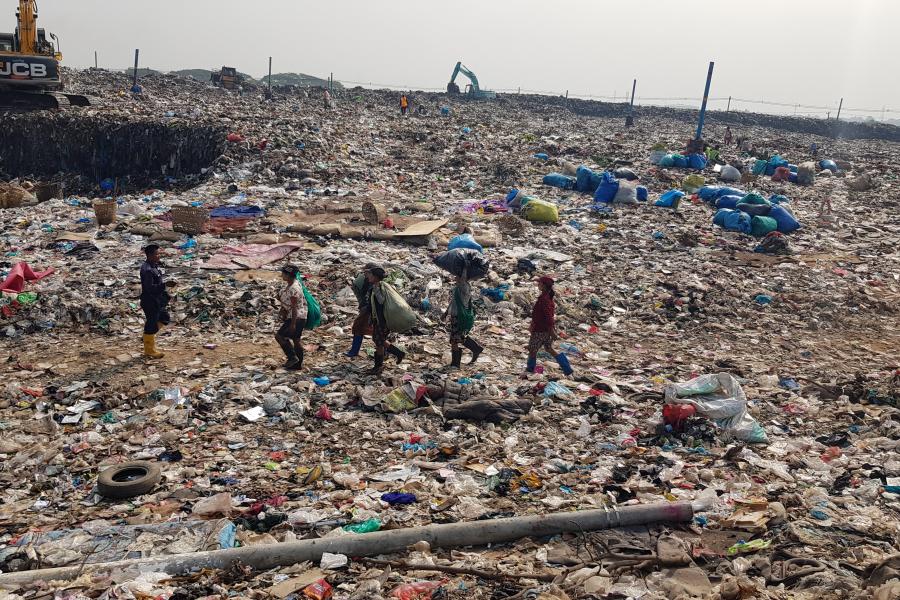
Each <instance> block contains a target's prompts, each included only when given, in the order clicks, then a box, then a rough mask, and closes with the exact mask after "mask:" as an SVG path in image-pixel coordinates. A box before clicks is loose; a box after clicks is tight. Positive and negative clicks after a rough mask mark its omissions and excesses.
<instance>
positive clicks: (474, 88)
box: [447, 62, 497, 99]
mask: <svg viewBox="0 0 900 600" xmlns="http://www.w3.org/2000/svg"><path fill="white" fill-rule="evenodd" d="M460 73H462V74H463V75H465V76H466V77H467V78H468V79H469V81H471V82H472V83H471V85H469V86H466V87H467V88H468V89H467V90H466V93H467V94H468V95H469V96H471V97H473V98H479V99H491V98H496V97H497V94H495V93H494V92H488V91H485V90H482V89H481V86H479V85H478V77H476V76H475V73H473V72H472V71H471V70H469V69H468V68H467V67H466V66H465V65H464V64H462V62H458V63H456V67H455V68H454V69H453V74H452V75H451V76H450V83H448V84H447V93H448V94H459V85H457V83H456V78H457V77H458V76H459V74H460Z"/></svg>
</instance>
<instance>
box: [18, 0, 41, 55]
mask: <svg viewBox="0 0 900 600" xmlns="http://www.w3.org/2000/svg"><path fill="white" fill-rule="evenodd" d="M16 17H17V19H18V26H19V28H18V34H19V48H18V51H19V52H21V53H22V54H37V53H38V47H37V1H36V0H19V11H18V13H17V14H16Z"/></svg>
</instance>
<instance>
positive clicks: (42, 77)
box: [0, 0, 90, 109]
mask: <svg viewBox="0 0 900 600" xmlns="http://www.w3.org/2000/svg"><path fill="white" fill-rule="evenodd" d="M37 16H38V15H37V4H36V3H35V1H34V0H19V9H18V10H17V11H16V30H15V32H14V33H0V107H11V108H16V109H19V108H24V109H32V108H38V109H41V108H59V107H60V106H64V105H77V106H87V105H89V104H90V100H89V99H88V98H87V97H85V96H80V95H77V94H62V93H58V92H60V91H61V90H62V89H63V82H62V78H61V77H60V68H59V61H60V60H61V59H62V54H60V52H59V50H58V48H57V47H56V46H54V43H53V41H51V40H56V37H55V36H54V35H53V34H50V35H49V39H48V35H47V32H46V31H45V30H44V29H39V28H38V27H37Z"/></svg>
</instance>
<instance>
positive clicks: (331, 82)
mask: <svg viewBox="0 0 900 600" xmlns="http://www.w3.org/2000/svg"><path fill="white" fill-rule="evenodd" d="M328 91H330V92H331V93H332V94H333V93H334V71H332V73H331V75H329V76H328Z"/></svg>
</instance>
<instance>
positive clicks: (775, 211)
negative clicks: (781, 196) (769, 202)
mask: <svg viewBox="0 0 900 600" xmlns="http://www.w3.org/2000/svg"><path fill="white" fill-rule="evenodd" d="M769 216H770V217H772V218H773V219H775V222H776V223H778V232H779V233H791V232H792V231H797V230H798V229H800V222H799V221H797V219H795V218H794V215H792V214H791V213H790V211H788V210H787V209H786V208H784V207H783V206H778V205H776V206H773V207H772V210H770V211H769Z"/></svg>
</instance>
